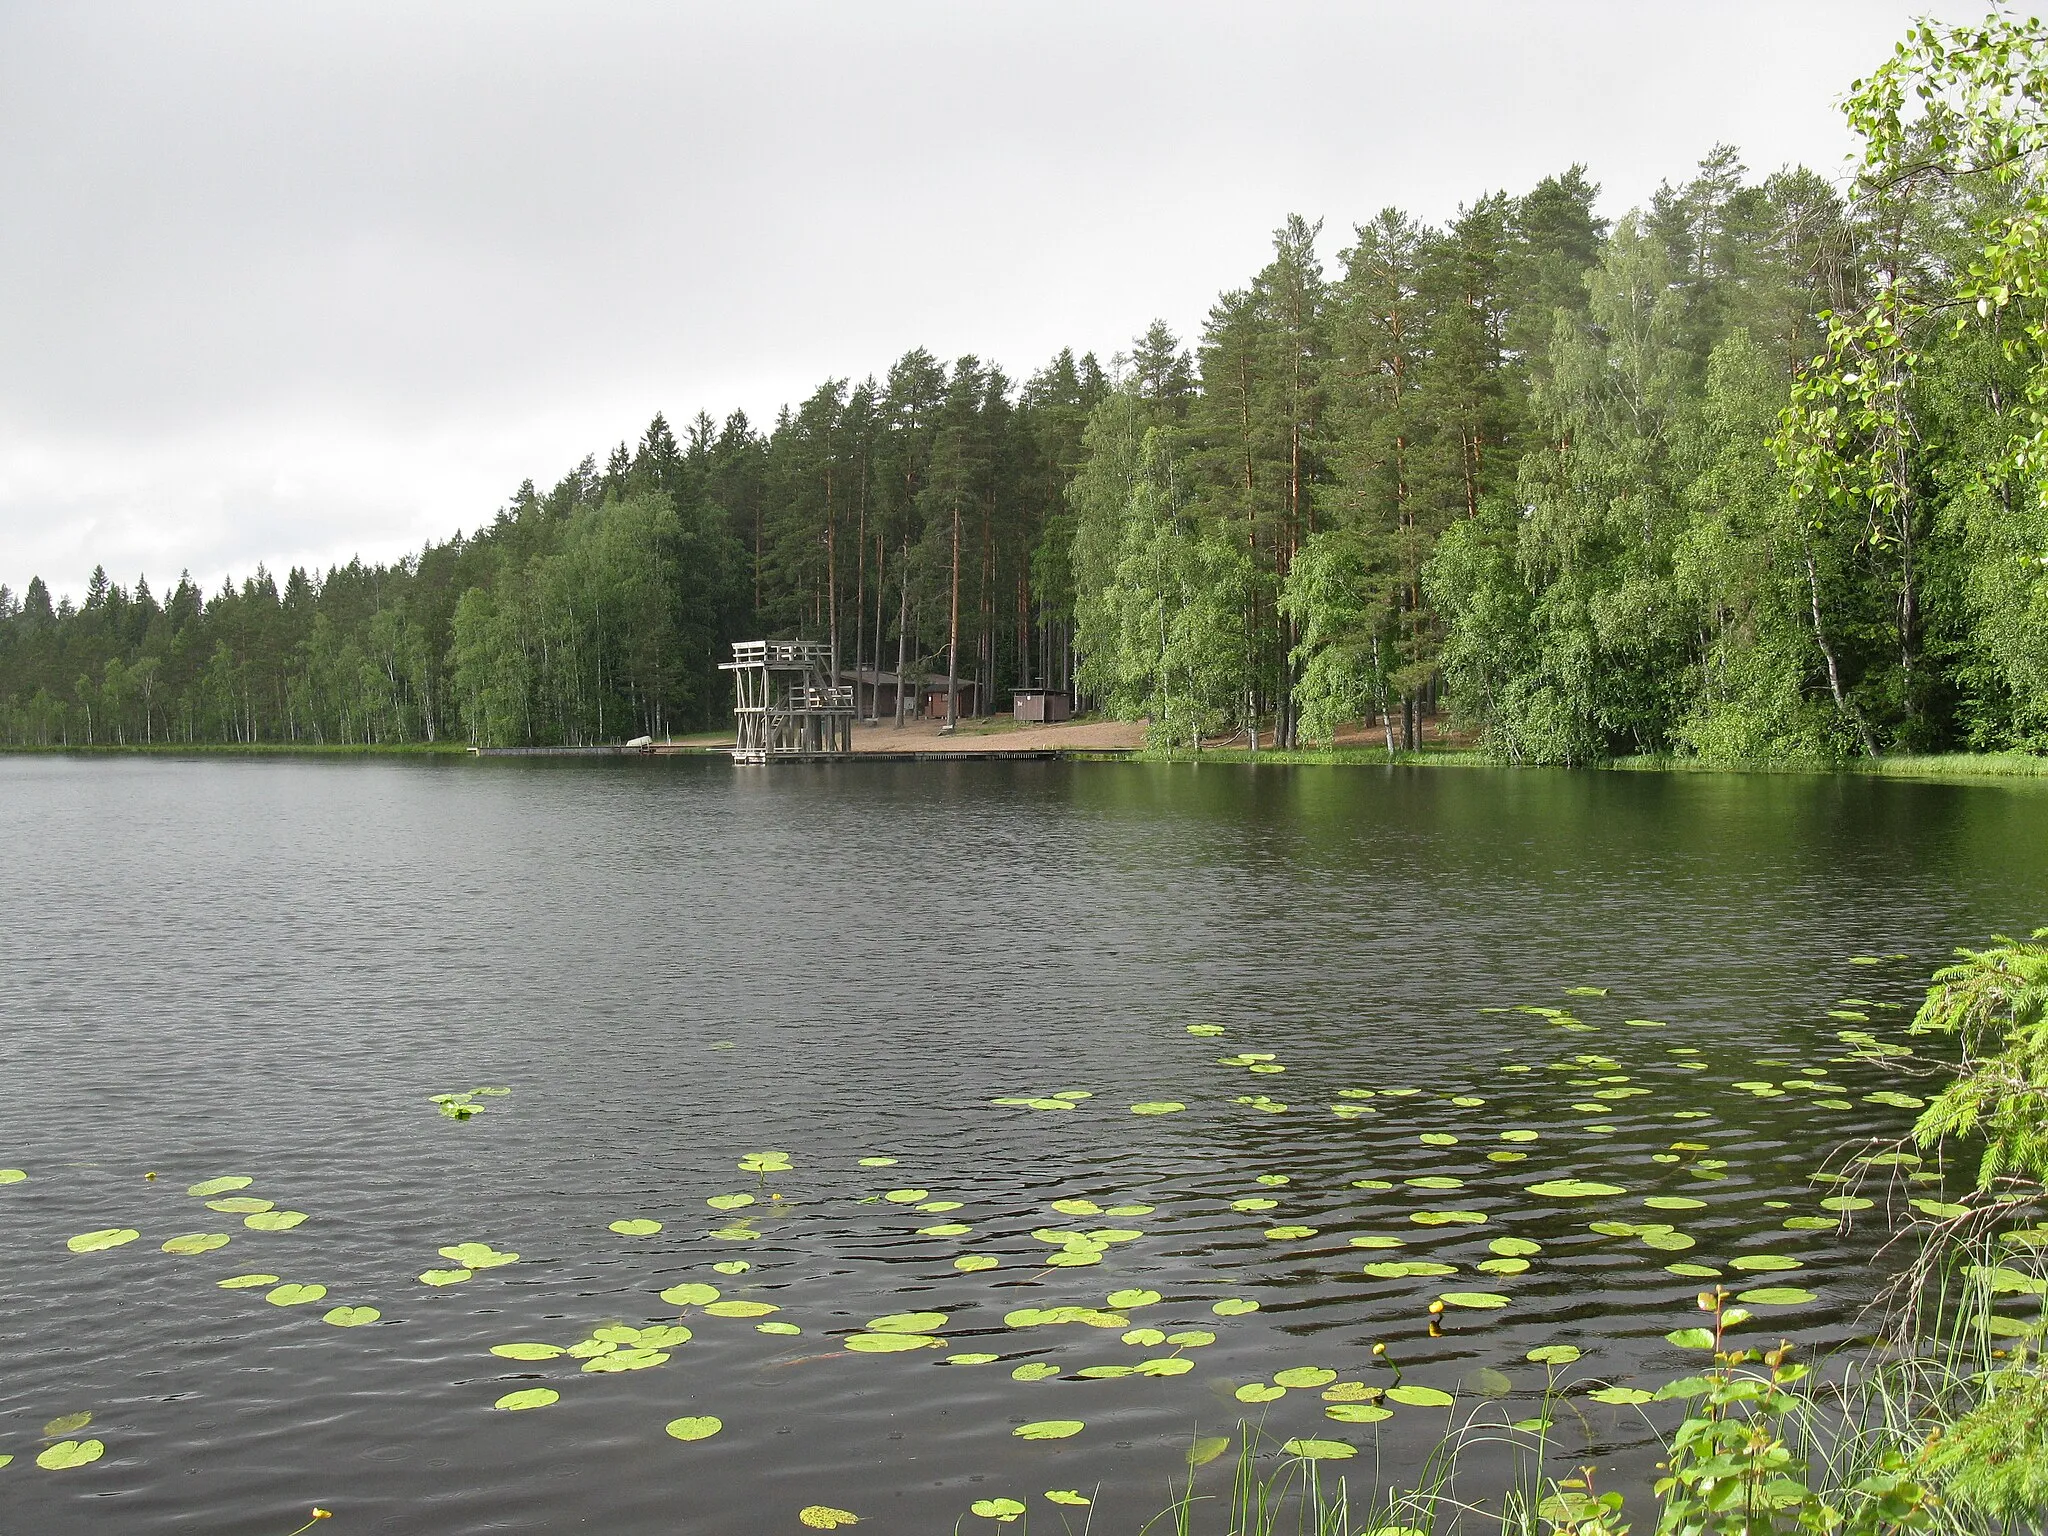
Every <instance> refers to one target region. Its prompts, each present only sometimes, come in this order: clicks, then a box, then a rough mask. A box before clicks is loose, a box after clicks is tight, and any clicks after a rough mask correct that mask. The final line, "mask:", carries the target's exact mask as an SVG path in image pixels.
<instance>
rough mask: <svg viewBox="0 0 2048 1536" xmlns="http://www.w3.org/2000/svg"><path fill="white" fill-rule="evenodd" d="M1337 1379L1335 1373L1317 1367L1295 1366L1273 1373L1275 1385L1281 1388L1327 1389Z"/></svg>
mask: <svg viewBox="0 0 2048 1536" xmlns="http://www.w3.org/2000/svg"><path fill="white" fill-rule="evenodd" d="M1336 1379H1337V1373H1336V1372H1335V1371H1332V1370H1326V1369H1324V1368H1323V1367H1322V1366H1319V1365H1297V1366H1293V1367H1290V1368H1289V1369H1287V1370H1284V1371H1276V1372H1274V1373H1273V1381H1274V1383H1275V1385H1277V1386H1282V1387H1327V1386H1328V1385H1329V1384H1330V1383H1331V1382H1333V1381H1335V1380H1336Z"/></svg>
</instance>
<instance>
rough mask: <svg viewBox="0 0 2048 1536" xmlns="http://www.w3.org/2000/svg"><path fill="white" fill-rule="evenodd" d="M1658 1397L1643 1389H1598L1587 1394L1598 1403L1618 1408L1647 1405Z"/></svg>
mask: <svg viewBox="0 0 2048 1536" xmlns="http://www.w3.org/2000/svg"><path fill="white" fill-rule="evenodd" d="M1656 1395H1657V1394H1656V1393H1654V1392H1645V1391H1644V1390H1643V1389H1642V1388H1641V1387H1597V1388H1595V1389H1594V1390H1593V1391H1591V1392H1588V1393H1587V1394H1586V1396H1588V1397H1590V1398H1592V1399H1593V1401H1594V1402H1596V1403H1608V1404H1611V1405H1613V1406H1614V1407H1617V1408H1627V1407H1633V1406H1635V1405H1636V1404H1638V1403H1647V1402H1648V1401H1650V1399H1651V1398H1653V1397H1655V1396H1656Z"/></svg>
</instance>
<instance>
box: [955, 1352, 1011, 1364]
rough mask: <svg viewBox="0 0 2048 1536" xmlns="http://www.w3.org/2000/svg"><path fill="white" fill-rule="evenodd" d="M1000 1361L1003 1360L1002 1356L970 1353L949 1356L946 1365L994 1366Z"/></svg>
mask: <svg viewBox="0 0 2048 1536" xmlns="http://www.w3.org/2000/svg"><path fill="white" fill-rule="evenodd" d="M1000 1359H1002V1356H1001V1355H989V1354H980V1353H974V1352H970V1353H967V1354H962V1355H948V1356H946V1364H948V1365H993V1364H995V1362H996V1361H998V1360H1000Z"/></svg>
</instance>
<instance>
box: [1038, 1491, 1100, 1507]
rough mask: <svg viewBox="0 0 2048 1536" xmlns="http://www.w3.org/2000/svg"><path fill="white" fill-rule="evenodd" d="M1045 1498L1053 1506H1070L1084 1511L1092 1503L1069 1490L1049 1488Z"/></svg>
mask: <svg viewBox="0 0 2048 1536" xmlns="http://www.w3.org/2000/svg"><path fill="white" fill-rule="evenodd" d="M1045 1496H1046V1498H1047V1499H1048V1500H1049V1501H1050V1502H1052V1503H1054V1504H1071V1505H1073V1506H1074V1507H1075V1508H1076V1509H1084V1508H1086V1507H1087V1506H1088V1505H1090V1504H1092V1503H1093V1502H1094V1500H1092V1499H1085V1498H1083V1497H1082V1496H1081V1495H1080V1494H1078V1493H1076V1492H1075V1491H1074V1490H1073V1489H1071V1488H1050V1489H1047V1490H1046V1495H1045Z"/></svg>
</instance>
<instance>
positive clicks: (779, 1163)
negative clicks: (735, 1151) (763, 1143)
mask: <svg viewBox="0 0 2048 1536" xmlns="http://www.w3.org/2000/svg"><path fill="white" fill-rule="evenodd" d="M739 1169H740V1172H741V1173H789V1172H791V1171H792V1169H791V1166H790V1161H789V1154H788V1153H787V1152H749V1153H748V1154H747V1155H746V1156H745V1157H743V1158H741V1159H740V1162H739Z"/></svg>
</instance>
